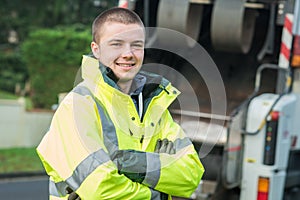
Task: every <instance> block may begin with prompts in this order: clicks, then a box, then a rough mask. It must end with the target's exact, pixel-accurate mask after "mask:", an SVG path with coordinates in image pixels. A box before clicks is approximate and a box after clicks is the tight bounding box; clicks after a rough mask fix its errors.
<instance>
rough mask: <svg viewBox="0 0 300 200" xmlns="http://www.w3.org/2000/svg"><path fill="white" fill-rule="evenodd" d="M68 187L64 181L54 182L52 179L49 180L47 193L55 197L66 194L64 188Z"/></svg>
mask: <svg viewBox="0 0 300 200" xmlns="http://www.w3.org/2000/svg"><path fill="white" fill-rule="evenodd" d="M67 187H68V185H67V184H66V182H63V181H61V182H58V183H55V182H54V181H52V180H49V194H50V195H52V196H56V197H61V196H66V195H67V193H66V188H67Z"/></svg>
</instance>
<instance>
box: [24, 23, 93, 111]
mask: <svg viewBox="0 0 300 200" xmlns="http://www.w3.org/2000/svg"><path fill="white" fill-rule="evenodd" d="M90 41H91V33H90V31H89V28H87V29H82V28H81V29H78V28H77V27H76V26H74V27H68V28H56V29H39V30H35V31H33V32H31V33H30V34H29V37H28V39H26V40H25V41H24V43H23V44H22V46H21V49H22V54H23V58H24V61H25V63H26V65H27V68H28V73H29V78H30V84H31V89H32V90H31V91H32V92H31V98H32V102H33V106H34V107H35V108H46V109H49V108H51V106H52V105H53V104H56V103H57V101H58V99H57V96H58V94H59V93H62V92H68V91H70V90H71V89H72V87H73V85H74V81H75V77H76V74H77V72H78V70H79V68H80V63H81V58H82V55H83V54H88V53H90Z"/></svg>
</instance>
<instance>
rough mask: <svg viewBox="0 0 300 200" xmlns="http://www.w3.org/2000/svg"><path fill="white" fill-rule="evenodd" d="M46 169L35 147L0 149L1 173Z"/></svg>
mask: <svg viewBox="0 0 300 200" xmlns="http://www.w3.org/2000/svg"><path fill="white" fill-rule="evenodd" d="M33 171H44V168H43V165H42V163H41V161H40V159H39V157H38V155H37V153H36V150H35V148H12V149H0V173H1V174H2V173H12V172H33Z"/></svg>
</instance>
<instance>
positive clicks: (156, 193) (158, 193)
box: [150, 188, 161, 200]
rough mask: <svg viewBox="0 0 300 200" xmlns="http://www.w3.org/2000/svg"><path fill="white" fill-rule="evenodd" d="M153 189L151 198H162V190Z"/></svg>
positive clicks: (157, 199) (154, 199) (152, 199)
mask: <svg viewBox="0 0 300 200" xmlns="http://www.w3.org/2000/svg"><path fill="white" fill-rule="evenodd" d="M150 191H151V200H161V198H160V192H159V191H156V190H154V189H152V188H150Z"/></svg>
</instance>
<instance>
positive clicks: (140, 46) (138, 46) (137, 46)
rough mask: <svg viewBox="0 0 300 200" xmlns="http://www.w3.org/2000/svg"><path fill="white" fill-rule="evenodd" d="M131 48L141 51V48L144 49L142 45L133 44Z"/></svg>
mask: <svg viewBox="0 0 300 200" xmlns="http://www.w3.org/2000/svg"><path fill="white" fill-rule="evenodd" d="M132 47H134V48H138V49H141V48H144V45H143V44H133V45H132Z"/></svg>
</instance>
